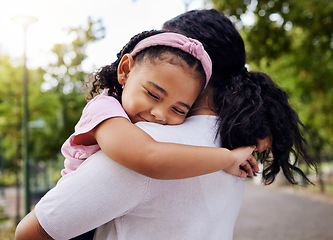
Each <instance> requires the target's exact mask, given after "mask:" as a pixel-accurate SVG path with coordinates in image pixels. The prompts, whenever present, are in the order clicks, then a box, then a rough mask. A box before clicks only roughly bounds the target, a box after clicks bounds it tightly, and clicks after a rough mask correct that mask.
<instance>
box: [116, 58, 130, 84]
mask: <svg viewBox="0 0 333 240" xmlns="http://www.w3.org/2000/svg"><path fill="white" fill-rule="evenodd" d="M133 66H134V60H133V57H132V55H131V54H129V53H126V54H125V55H124V56H123V57H122V58H121V60H120V63H119V65H118V69H117V76H118V82H119V83H120V84H121V85H124V84H125V83H126V81H127V78H128V74H129V73H130V71H131V69H132V68H133Z"/></svg>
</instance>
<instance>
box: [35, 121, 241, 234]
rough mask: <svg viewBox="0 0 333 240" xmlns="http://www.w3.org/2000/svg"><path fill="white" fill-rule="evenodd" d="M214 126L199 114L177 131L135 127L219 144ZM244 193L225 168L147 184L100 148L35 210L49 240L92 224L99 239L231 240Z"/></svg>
mask: <svg viewBox="0 0 333 240" xmlns="http://www.w3.org/2000/svg"><path fill="white" fill-rule="evenodd" d="M216 121H217V117H214V116H204V115H203V116H193V117H189V118H187V119H186V121H185V122H184V123H183V124H181V125H176V126H163V125H158V124H154V123H138V124H137V125H138V126H139V127H141V128H142V129H143V130H145V131H146V132H147V133H148V134H150V135H151V136H152V137H153V138H154V139H155V140H157V141H161V142H175V143H184V144H190V145H200V146H211V147H218V146H219V139H216V138H215V134H216ZM128 147H129V148H130V147H131V146H128ZM202 161H205V159H202ZM243 188H244V180H243V179H241V178H237V177H235V176H232V175H229V174H227V173H225V172H224V171H218V172H215V173H211V174H207V175H203V176H198V177H193V178H187V179H180V180H156V179H152V178H149V177H146V176H143V175H140V174H138V173H136V172H133V171H131V170H129V169H127V168H125V167H123V166H122V165H119V164H118V163H116V162H114V161H112V160H111V159H109V158H108V157H107V156H106V155H105V154H104V153H103V152H101V151H99V152H97V153H95V154H94V155H92V156H91V157H90V158H88V159H87V160H86V161H85V162H84V163H83V164H82V165H81V166H80V167H79V168H78V169H77V170H76V171H73V172H71V173H70V174H67V175H65V176H64V177H62V178H61V179H60V180H59V182H58V184H57V186H56V187H55V188H53V189H51V190H50V191H49V192H48V193H47V194H46V195H45V196H44V197H43V198H42V199H41V200H40V202H39V203H38V204H37V205H36V208H35V212H36V216H37V218H38V220H39V222H40V224H41V226H42V227H43V228H44V229H45V230H46V232H47V233H48V234H49V235H50V236H52V237H53V238H55V239H69V238H72V237H74V236H77V235H80V234H82V233H84V232H87V231H89V230H91V229H94V228H96V227H98V229H97V231H96V233H95V238H94V239H98V240H100V239H117V240H129V239H135V240H150V239H151V240H156V239H159V240H164V239H165V240H169V239H177V240H181V239H184V240H187V239H188V240H196V239H197V240H202V239H209V240H214V239H216V240H231V239H232V236H233V230H234V224H235V221H236V218H237V215H238V212H239V209H240V206H241V201H242V196H243Z"/></svg>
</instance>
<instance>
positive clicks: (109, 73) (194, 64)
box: [88, 30, 206, 100]
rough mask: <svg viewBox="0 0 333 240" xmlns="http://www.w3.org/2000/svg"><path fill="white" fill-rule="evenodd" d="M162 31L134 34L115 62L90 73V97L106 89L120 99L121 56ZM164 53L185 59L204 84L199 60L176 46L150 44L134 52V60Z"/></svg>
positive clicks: (151, 58) (150, 58) (155, 57)
mask: <svg viewBox="0 0 333 240" xmlns="http://www.w3.org/2000/svg"><path fill="white" fill-rule="evenodd" d="M163 32H165V31H159V30H151V31H144V32H142V33H139V34H137V35H135V36H134V37H132V38H131V39H130V41H129V42H128V43H127V44H126V45H125V46H124V47H123V49H122V50H121V51H120V52H119V53H118V54H117V60H116V61H115V62H113V63H112V64H111V65H106V66H104V67H102V68H100V69H98V70H97V71H96V72H93V73H91V74H90V75H89V77H88V80H89V82H88V83H91V90H90V98H92V97H93V96H95V95H96V94H99V93H100V92H101V90H103V89H108V95H109V96H114V97H117V98H118V99H119V100H121V95H122V85H121V84H119V82H118V77H117V69H118V65H119V63H120V61H121V59H122V57H123V56H124V55H125V54H127V53H130V52H131V51H132V50H133V49H134V47H135V46H136V45H137V44H138V42H140V41H141V40H143V39H145V38H147V37H150V36H153V35H156V34H159V33H163ZM164 53H172V54H174V55H175V56H177V58H178V59H182V60H183V61H185V63H186V64H187V65H188V66H189V67H190V68H191V69H194V70H195V71H196V72H197V73H198V78H199V79H200V80H201V81H202V86H204V83H205V81H206V74H205V72H204V69H203V67H202V64H201V62H200V61H199V60H198V59H196V58H195V57H194V56H192V55H191V54H189V53H187V52H184V51H182V50H180V49H178V48H173V47H169V46H161V45H158V46H152V47H149V48H146V49H144V50H142V51H140V52H139V53H138V54H136V55H135V57H134V60H135V62H136V63H138V62H140V61H142V60H143V59H144V58H148V59H149V60H150V61H153V60H154V59H157V58H160V57H161V56H162V54H164Z"/></svg>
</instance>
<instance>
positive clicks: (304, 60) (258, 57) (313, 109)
mask: <svg viewBox="0 0 333 240" xmlns="http://www.w3.org/2000/svg"><path fill="white" fill-rule="evenodd" d="M213 3H214V5H215V8H216V9H218V10H219V11H222V12H224V13H225V14H226V15H229V16H231V19H232V20H233V22H234V23H235V24H236V25H237V26H239V27H240V30H241V32H242V35H243V37H244V40H245V44H246V50H247V61H248V64H249V65H250V67H251V69H252V70H257V71H263V72H267V73H268V74H269V75H271V76H272V78H273V79H274V80H275V81H276V82H278V84H279V85H280V86H281V87H282V88H283V89H285V90H286V91H287V92H288V93H289V96H290V102H291V103H292V105H293V106H294V108H295V110H296V111H297V112H298V113H299V115H300V118H301V120H302V121H303V122H304V124H305V125H306V127H307V128H308V129H309V132H310V133H311V135H312V139H311V141H310V142H311V145H310V146H311V149H312V151H313V154H314V155H315V154H319V155H332V150H333V149H332V145H333V127H332V126H333V81H332V79H333V51H332V50H333V1H330V0H307V1H297V0H291V1H289V0H288V1H287V0H271V1H250V0H228V1H226V0H213ZM244 13H246V14H247V15H251V16H254V24H252V25H246V24H244V23H242V22H241V19H244V18H243V17H244ZM317 156H318V155H317ZM318 157H320V156H318Z"/></svg>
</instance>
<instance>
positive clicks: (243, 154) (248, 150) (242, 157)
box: [224, 146, 259, 178]
mask: <svg viewBox="0 0 333 240" xmlns="http://www.w3.org/2000/svg"><path fill="white" fill-rule="evenodd" d="M254 149H255V146H253V147H239V148H236V149H233V150H231V152H232V153H233V154H234V156H235V160H234V164H233V165H231V166H230V167H228V168H226V169H224V171H225V172H227V173H229V174H232V175H234V176H236V177H241V178H246V177H247V176H251V177H252V176H253V170H254V171H256V172H258V171H259V167H258V163H257V160H256V159H255V158H254V156H253V155H252V153H253V151H254ZM240 167H242V168H243V169H244V170H245V171H244V170H242V169H240ZM252 168H253V170H252Z"/></svg>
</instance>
